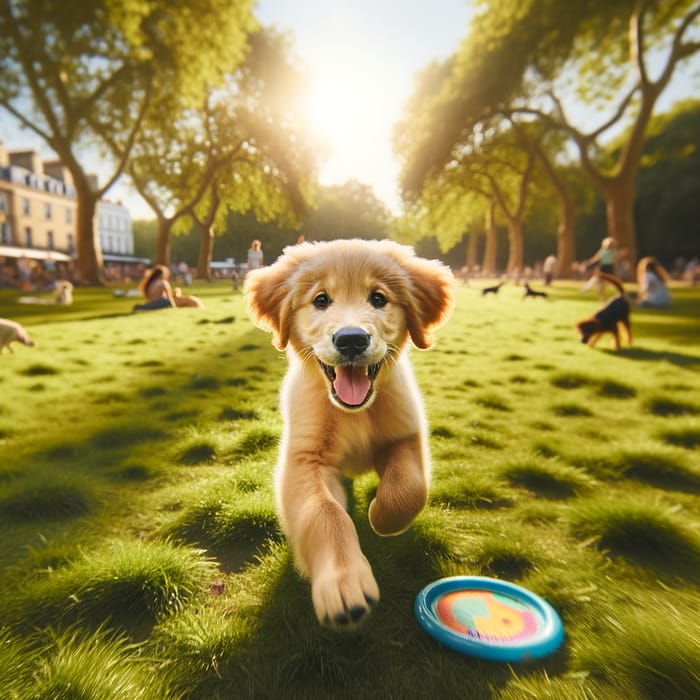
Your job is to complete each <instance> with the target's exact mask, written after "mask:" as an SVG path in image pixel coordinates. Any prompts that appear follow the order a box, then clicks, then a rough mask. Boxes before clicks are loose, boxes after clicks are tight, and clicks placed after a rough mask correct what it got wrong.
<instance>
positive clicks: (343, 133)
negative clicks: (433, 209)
mask: <svg viewBox="0 0 700 700" xmlns="http://www.w3.org/2000/svg"><path fill="white" fill-rule="evenodd" d="M471 14H472V10H471V3H470V2H468V0H433V1H432V2H430V1H427V0H403V1H402V2H396V1H395V0H306V2H290V1H289V0H259V2H258V5H257V10H256V16H257V17H258V19H259V20H260V21H261V22H262V23H263V24H265V25H273V26H275V27H276V28H277V29H279V30H283V31H288V32H289V33H290V34H291V36H292V39H293V46H294V51H295V53H296V55H297V56H298V57H299V58H300V59H301V61H302V64H303V65H304V68H305V69H306V70H307V71H308V73H309V74H310V76H311V79H312V82H313V85H314V88H313V89H312V95H313V99H312V104H311V115H310V116H311V118H312V120H313V123H314V125H315V127H316V128H317V129H318V131H319V133H320V135H322V136H323V137H324V138H325V139H327V140H328V141H329V142H330V145H331V147H332V149H333V150H332V152H331V154H330V156H329V159H328V161H327V162H326V163H325V165H324V167H323V169H322V171H321V177H320V179H321V182H322V184H340V183H343V182H345V181H346V180H348V179H357V180H360V181H361V182H364V183H367V184H369V185H371V186H372V187H373V189H374V191H375V194H376V195H377V196H378V197H379V198H380V199H381V200H383V201H384V202H385V203H386V204H387V206H389V208H390V209H392V210H393V211H394V212H396V213H398V211H399V209H400V198H399V192H398V175H399V165H398V163H397V162H396V159H395V157H394V155H393V152H392V146H391V141H392V138H391V134H392V130H393V126H394V124H395V123H396V122H397V121H399V119H400V117H401V114H402V110H403V105H404V104H405V103H406V101H407V100H408V98H409V97H410V95H411V93H412V92H413V85H414V83H413V80H414V76H415V75H416V74H417V73H418V72H419V71H420V70H422V69H423V68H424V67H425V66H426V65H428V64H429V63H430V62H431V61H432V60H434V59H438V60H443V59H445V58H447V57H448V56H449V55H450V54H452V53H453V52H454V51H455V49H456V48H457V46H458V45H459V43H460V40H461V39H462V38H463V37H464V36H466V34H467V32H468V28H469V20H470V17H471Z"/></svg>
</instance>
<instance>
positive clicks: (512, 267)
mask: <svg viewBox="0 0 700 700" xmlns="http://www.w3.org/2000/svg"><path fill="white" fill-rule="evenodd" d="M522 269H523V227H522V225H521V223H520V220H519V219H511V218H510V217H509V218H508V268H507V271H508V272H509V273H511V272H514V271H516V270H517V271H520V270H522Z"/></svg>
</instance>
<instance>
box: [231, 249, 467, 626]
mask: <svg viewBox="0 0 700 700" xmlns="http://www.w3.org/2000/svg"><path fill="white" fill-rule="evenodd" d="M453 286H454V278H453V276H452V273H451V272H450V270H449V269H448V268H447V267H445V266H444V265H442V264H441V263H439V262H437V261H428V260H424V259H422V258H418V257H416V256H415V255H414V253H413V250H412V249H411V248H409V247H407V246H402V245H399V244H397V243H393V242H391V241H364V240H338V241H332V242H329V243H302V244H300V245H296V246H291V247H288V248H286V249H285V251H284V254H283V255H282V257H280V258H279V259H278V260H277V262H275V263H274V264H273V265H272V266H270V267H266V268H263V269H260V270H255V271H251V272H250V273H249V274H248V276H247V277H246V281H245V290H244V291H245V297H246V303H247V306H248V313H249V314H250V317H251V318H252V320H253V321H254V323H255V324H256V325H257V326H259V327H260V328H262V329H263V330H266V331H270V332H272V334H273V342H274V344H275V346H276V347H278V348H279V349H283V348H286V349H287V357H288V361H289V366H288V371H287V374H286V377H285V379H284V382H283V386H282V391H281V397H280V402H281V411H282V416H283V420H284V429H283V435H282V441H281V444H280V454H279V460H278V465H277V470H276V479H275V491H276V498H277V507H278V511H279V515H280V521H281V524H282V528H283V530H284V532H285V534H286V536H287V540H288V542H289V544H290V547H291V550H292V553H293V555H294V558H295V561H296V564H297V566H298V567H299V569H300V570H301V572H302V573H303V574H304V575H306V576H307V577H308V578H309V579H310V582H311V594H312V600H313V605H314V609H315V612H316V616H317V618H318V620H319V622H321V623H322V624H325V625H328V626H331V627H337V628H343V627H350V626H353V625H355V624H357V623H359V622H360V621H361V620H363V618H365V616H366V615H367V614H368V612H369V610H370V608H371V606H372V605H373V604H374V603H376V602H377V601H378V600H379V589H378V587H377V582H376V581H375V578H374V575H373V573H372V569H371V567H370V565H369V563H368V561H367V559H366V558H365V556H364V555H363V553H362V551H361V549H360V544H359V540H358V536H357V532H356V530H355V527H354V525H353V522H352V520H351V519H350V516H349V515H348V513H347V512H346V506H347V500H346V494H345V491H344V488H343V486H342V483H341V477H342V476H343V475H349V476H352V475H356V474H359V473H361V472H364V471H367V470H370V469H374V470H375V471H376V472H377V474H378V475H379V485H378V487H377V492H376V495H375V498H374V500H372V502H371V503H370V506H369V514H368V515H369V521H370V523H371V525H372V528H373V529H374V531H375V532H376V533H377V534H379V535H394V534H398V533H401V532H403V531H404V530H406V529H407V528H408V527H409V525H410V524H411V523H412V522H413V520H414V518H415V517H416V516H417V515H418V513H419V512H420V511H421V509H422V508H423V507H424V505H425V503H426V500H427V494H428V483H429V478H430V461H429V454H428V445H427V434H426V433H427V426H426V419H425V414H424V409H423V403H422V400H421V397H420V394H419V392H418V387H417V385H416V381H415V378H414V376H413V372H412V369H411V365H410V362H409V359H408V354H407V352H406V350H407V346H408V342H409V339H410V340H411V341H412V342H413V344H414V345H415V346H416V347H418V348H421V349H425V348H428V347H430V346H431V345H432V336H431V332H432V331H433V330H434V329H435V328H436V327H437V326H439V325H440V324H442V323H443V322H444V321H446V320H447V318H448V316H449V314H450V312H451V310H452V306H453Z"/></svg>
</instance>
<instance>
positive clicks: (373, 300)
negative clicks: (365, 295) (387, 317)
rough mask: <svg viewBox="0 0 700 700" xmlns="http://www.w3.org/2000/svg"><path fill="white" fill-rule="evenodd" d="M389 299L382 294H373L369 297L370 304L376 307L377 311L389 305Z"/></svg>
mask: <svg viewBox="0 0 700 700" xmlns="http://www.w3.org/2000/svg"><path fill="white" fill-rule="evenodd" d="M387 302H388V300H387V298H386V297H385V296H384V295H383V294H382V293H381V292H372V293H371V294H370V295H369V303H370V304H372V306H374V308H375V309H381V308H382V306H386V305H387Z"/></svg>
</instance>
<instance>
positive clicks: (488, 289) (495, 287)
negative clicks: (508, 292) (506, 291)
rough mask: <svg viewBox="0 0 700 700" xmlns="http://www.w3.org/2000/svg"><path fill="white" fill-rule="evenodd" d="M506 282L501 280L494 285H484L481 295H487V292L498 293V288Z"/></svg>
mask: <svg viewBox="0 0 700 700" xmlns="http://www.w3.org/2000/svg"><path fill="white" fill-rule="evenodd" d="M504 284H505V282H499V283H498V284H494V285H493V286H492V287H484V288H483V289H482V290H481V296H482V297H485V296H486V295H487V294H498V290H499V289H500V288H501V287H502V286H503V285H504Z"/></svg>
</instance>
